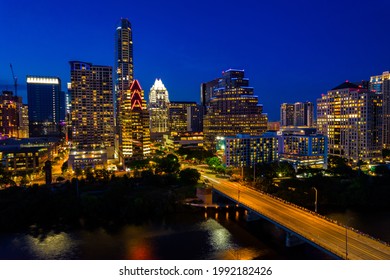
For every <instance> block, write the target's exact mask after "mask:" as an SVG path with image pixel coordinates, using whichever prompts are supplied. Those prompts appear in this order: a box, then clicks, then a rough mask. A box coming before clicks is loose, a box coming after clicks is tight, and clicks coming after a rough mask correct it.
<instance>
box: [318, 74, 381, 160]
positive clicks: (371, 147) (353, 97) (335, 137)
mask: <svg viewBox="0 0 390 280" xmlns="http://www.w3.org/2000/svg"><path fill="white" fill-rule="evenodd" d="M382 121H383V117H382V95H380V94H376V93H375V92H373V91H370V90H369V89H365V88H362V87H359V86H358V85H355V84H353V83H350V82H345V83H343V84H341V85H339V86H338V87H335V88H334V89H332V90H330V91H328V93H327V94H326V95H323V96H322V97H321V98H319V99H318V100H317V127H318V132H319V133H321V134H324V135H326V136H327V137H328V147H329V148H328V152H329V155H334V156H340V157H343V158H346V159H347V160H350V161H352V162H353V163H355V164H357V162H359V161H366V162H371V161H375V160H378V159H379V158H380V157H381V154H382Z"/></svg>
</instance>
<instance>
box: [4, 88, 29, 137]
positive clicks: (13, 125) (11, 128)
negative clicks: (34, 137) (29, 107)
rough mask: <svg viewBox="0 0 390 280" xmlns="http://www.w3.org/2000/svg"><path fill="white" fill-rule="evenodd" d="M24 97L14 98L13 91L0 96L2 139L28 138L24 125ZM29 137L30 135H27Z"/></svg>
mask: <svg viewBox="0 0 390 280" xmlns="http://www.w3.org/2000/svg"><path fill="white" fill-rule="evenodd" d="M23 108H24V106H23V103H22V97H20V96H14V94H13V92H12V91H3V92H2V94H1V95H0V139H5V138H26V135H25V133H24V131H25V129H23V128H24V123H23ZM27 137H28V135H27Z"/></svg>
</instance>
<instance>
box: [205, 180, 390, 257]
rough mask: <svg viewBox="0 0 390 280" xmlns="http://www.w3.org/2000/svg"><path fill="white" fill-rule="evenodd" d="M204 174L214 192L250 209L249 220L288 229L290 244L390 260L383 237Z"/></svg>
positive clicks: (335, 254) (335, 252)
mask: <svg viewBox="0 0 390 280" xmlns="http://www.w3.org/2000/svg"><path fill="white" fill-rule="evenodd" d="M202 177H204V178H207V179H208V180H209V184H210V185H211V186H212V188H213V192H215V193H218V194H219V195H222V196H224V197H226V198H228V199H230V200H232V201H234V202H235V203H237V204H239V205H240V206H241V207H244V208H245V209H247V210H248V219H249V220H250V219H257V218H259V217H261V218H263V219H266V220H268V221H270V222H271V223H273V224H275V225H276V226H278V227H280V228H282V229H283V230H285V231H286V233H287V234H286V236H287V237H286V245H287V246H294V245H296V244H299V243H301V242H307V243H309V244H311V245H313V246H315V247H317V248H319V249H321V250H322V251H324V252H326V253H328V254H329V255H331V256H333V257H335V258H338V259H356V260H390V246H389V245H388V244H385V243H384V242H382V241H380V240H376V239H374V238H372V237H370V236H368V235H366V234H364V233H361V232H358V231H356V230H353V229H351V228H348V227H346V226H343V225H340V224H338V223H337V222H335V221H331V220H329V219H326V218H325V217H322V216H320V215H317V214H316V213H313V212H310V211H308V210H307V209H304V208H300V207H298V206H296V205H293V204H289V203H287V202H285V201H282V200H280V199H277V198H275V197H271V196H269V195H267V194H264V193H261V192H258V191H256V190H253V189H251V188H248V187H245V186H243V185H241V184H239V183H234V182H230V181H228V180H227V179H221V178H216V177H215V176H213V175H209V174H207V175H202Z"/></svg>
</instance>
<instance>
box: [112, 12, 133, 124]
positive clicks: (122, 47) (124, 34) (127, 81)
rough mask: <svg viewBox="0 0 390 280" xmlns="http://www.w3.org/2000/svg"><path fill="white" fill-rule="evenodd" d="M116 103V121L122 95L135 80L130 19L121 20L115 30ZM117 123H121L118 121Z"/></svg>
mask: <svg viewBox="0 0 390 280" xmlns="http://www.w3.org/2000/svg"><path fill="white" fill-rule="evenodd" d="M114 67H115V96H116V98H115V102H116V108H115V109H116V112H117V114H116V117H117V118H116V119H118V117H119V115H120V113H119V112H120V101H121V100H122V94H123V93H124V92H125V91H127V90H129V88H130V85H131V83H132V82H133V79H134V64H133V31H132V28H131V23H130V21H129V20H128V19H121V20H120V22H119V24H118V25H117V27H116V30H115V66H114ZM117 123H119V121H118V120H117Z"/></svg>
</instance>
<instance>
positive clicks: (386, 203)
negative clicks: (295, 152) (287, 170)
mask: <svg viewBox="0 0 390 280" xmlns="http://www.w3.org/2000/svg"><path fill="white" fill-rule="evenodd" d="M389 181H390V176H369V175H366V174H363V173H359V172H357V171H356V172H352V173H350V174H349V175H345V176H324V175H323V174H322V173H321V172H318V173H317V174H316V175H315V176H312V177H309V178H283V179H280V180H278V179H273V178H269V177H265V176H264V177H260V178H257V180H256V184H255V187H256V188H258V189H260V190H262V191H265V192H267V193H270V194H272V195H275V196H277V197H280V198H282V199H284V200H287V201H290V202H292V203H294V204H297V205H301V206H303V207H306V208H308V209H312V210H313V209H314V201H315V190H314V188H316V189H317V194H318V197H317V199H318V209H319V211H320V212H322V211H324V210H328V209H334V208H344V209H345V208H356V209H371V210H385V209H386V210H390V184H389Z"/></svg>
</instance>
